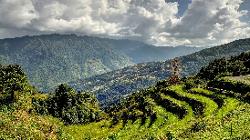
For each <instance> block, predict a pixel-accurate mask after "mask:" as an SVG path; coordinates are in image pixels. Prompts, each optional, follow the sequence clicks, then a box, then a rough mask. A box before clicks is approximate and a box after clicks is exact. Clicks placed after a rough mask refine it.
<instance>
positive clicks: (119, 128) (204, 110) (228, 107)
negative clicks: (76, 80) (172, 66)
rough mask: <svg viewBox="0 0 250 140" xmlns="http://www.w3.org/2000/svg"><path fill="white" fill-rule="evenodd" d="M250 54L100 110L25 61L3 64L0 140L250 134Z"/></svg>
mask: <svg viewBox="0 0 250 140" xmlns="http://www.w3.org/2000/svg"><path fill="white" fill-rule="evenodd" d="M249 64H250V52H247V53H242V54H241V55H239V56H234V57H230V58H229V59H226V58H222V59H216V60H214V61H212V62H210V63H209V65H208V66H207V67H203V68H202V69H201V70H200V71H199V73H198V74H197V75H195V76H192V77H186V78H183V79H179V80H177V81H176V82H173V81H171V80H163V81H159V82H157V84H156V85H154V86H152V87H150V88H147V89H143V90H140V91H137V92H134V93H133V94H132V95H129V96H128V97H126V98H124V100H123V101H122V102H120V103H118V104H115V105H113V106H109V107H107V108H105V110H100V108H99V104H98V100H97V99H96V98H95V97H94V96H92V94H90V93H87V92H77V91H76V90H74V89H72V88H71V87H69V86H67V85H65V84H62V85H60V86H58V87H57V89H56V90H55V91H54V92H51V93H50V94H44V93H39V92H38V91H37V90H36V89H35V87H33V86H31V85H30V84H29V81H28V79H27V76H26V74H25V73H24V71H23V70H22V68H21V67H20V66H18V65H4V66H2V65H0V120H1V123H0V124H1V125H0V128H1V129H0V139H4V140H5V139H16V138H19V139H52V140H57V139H67V140H83V139H98V140H99V139H100V140H101V139H115V140H130V139H133V140H142V139H153V140H154V139H157V140H158V139H163V140H165V139H169V140H171V139H178V140H179V139H181V140H182V139H192V140H200V139H207V138H209V139H215V140H217V139H239V140H249V139H250V134H249V131H250V128H249V125H250V121H249V120H250V118H249V116H250V104H249V103H250V78H249V76H250V75H249V74H250V65H249Z"/></svg>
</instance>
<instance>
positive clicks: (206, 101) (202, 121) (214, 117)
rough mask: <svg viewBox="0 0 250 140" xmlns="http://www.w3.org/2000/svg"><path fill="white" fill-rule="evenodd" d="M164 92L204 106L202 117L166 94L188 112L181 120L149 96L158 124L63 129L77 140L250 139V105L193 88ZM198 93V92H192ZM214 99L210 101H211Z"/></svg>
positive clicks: (106, 124)
mask: <svg viewBox="0 0 250 140" xmlns="http://www.w3.org/2000/svg"><path fill="white" fill-rule="evenodd" d="M165 90H172V91H174V92H175V93H176V94H178V96H181V97H186V98H189V99H193V100H196V101H198V102H200V103H202V104H203V105H204V108H203V112H204V113H203V115H201V116H196V115H195V113H194V111H193V109H192V106H191V105H190V103H188V102H186V101H185V100H178V99H175V98H173V96H171V95H168V94H163V93H158V94H160V98H161V99H166V100H169V101H171V102H173V103H174V104H176V105H178V106H179V107H181V108H184V109H185V110H186V111H187V114H186V115H185V116H184V118H182V119H180V118H179V117H178V116H177V115H176V114H174V113H172V112H171V111H169V110H166V109H165V108H164V106H163V105H162V104H157V103H156V102H155V100H154V99H151V98H149V97H148V100H149V102H150V103H151V104H152V105H153V110H154V112H155V113H156V114H157V119H156V121H155V122H154V123H153V124H152V125H151V126H149V124H150V119H149V118H148V119H147V120H146V123H145V124H143V125H141V120H140V119H138V120H136V121H135V122H134V123H132V122H131V121H128V123H127V124H126V125H125V126H124V127H123V124H122V122H120V123H118V124H117V125H115V126H113V127H110V126H111V121H110V120H104V121H101V122H97V123H90V124H87V125H72V126H65V127H64V130H65V132H66V133H69V134H70V135H71V136H72V137H74V139H76V140H81V139H119V140H130V139H135V140H137V139H138V140H141V139H164V138H167V137H169V136H171V137H174V138H177V139H190V140H196V139H197V140H198V139H204V140H206V139H233V138H235V139H250V135H249V132H250V128H249V125H250V105H249V104H248V103H243V102H241V101H239V100H237V99H235V98H232V97H227V96H225V95H222V94H218V93H213V92H212V91H209V90H206V89H202V88H194V89H191V90H190V93H189V91H185V90H183V85H177V86H171V87H169V88H166V89H165ZM193 91H195V92H196V93H193ZM215 96H216V97H220V98H221V99H223V105H222V107H221V108H218V104H217V103H216V102H215V101H214V100H213V98H212V97H215ZM210 97H211V98H210Z"/></svg>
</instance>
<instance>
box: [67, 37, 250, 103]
mask: <svg viewBox="0 0 250 140" xmlns="http://www.w3.org/2000/svg"><path fill="white" fill-rule="evenodd" d="M249 50H250V39H241V40H236V41H234V42H231V43H228V44H224V45H220V46H215V47H212V48H207V49H204V50H201V51H199V52H196V53H193V54H190V55H187V56H182V57H179V59H180V61H181V65H182V75H183V76H188V75H194V74H196V73H197V72H198V71H199V70H200V69H201V67H203V66H206V65H208V64H209V62H211V61H213V60H214V59H217V58H222V57H230V56H235V55H239V54H240V53H242V52H245V51H249ZM169 66H170V61H165V62H150V63H142V64H137V65H134V66H129V67H126V68H123V69H120V70H116V71H112V72H108V73H105V74H102V75H98V76H93V77H90V78H87V79H82V80H78V81H72V82H69V84H70V85H71V86H72V87H74V88H75V89H77V90H87V91H91V92H95V94H96V96H97V98H98V99H99V101H100V102H101V104H102V105H103V106H105V105H107V104H109V103H114V102H117V101H119V100H120V99H121V98H123V97H124V96H128V95H129V94H130V93H132V92H134V91H136V90H138V89H142V88H147V87H149V86H152V85H154V84H156V82H157V81H160V80H164V79H167V78H168V77H169V75H170V68H169Z"/></svg>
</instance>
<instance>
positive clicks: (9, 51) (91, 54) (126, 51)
mask: <svg viewBox="0 0 250 140" xmlns="http://www.w3.org/2000/svg"><path fill="white" fill-rule="evenodd" d="M200 49H201V48H191V47H187V48H186V47H180V48H178V49H177V48H171V47H155V46H152V45H147V44H144V43H141V42H137V41H130V40H112V39H105V38H97V37H89V36H76V35H59V34H52V35H41V36H31V37H29V36H25V37H20V38H13V39H1V40H0V63H2V64H19V65H21V66H22V68H23V69H24V70H25V72H26V73H27V74H28V77H29V79H30V81H31V83H32V84H33V85H34V86H36V87H38V88H39V89H40V90H43V91H46V90H48V89H49V88H51V87H54V86H57V85H59V84H60V83H66V82H70V81H74V80H78V79H83V78H87V77H91V76H94V75H98V74H102V73H106V72H109V71H113V70H117V69H120V68H123V67H126V66H129V65H133V64H135V63H142V62H147V61H163V60H166V59H168V58H173V57H175V56H180V55H184V54H188V53H192V52H195V51H197V50H200ZM183 50H185V51H183ZM132 52H133V53H132Z"/></svg>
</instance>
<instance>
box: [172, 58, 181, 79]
mask: <svg viewBox="0 0 250 140" xmlns="http://www.w3.org/2000/svg"><path fill="white" fill-rule="evenodd" d="M170 68H171V73H172V75H171V76H170V78H169V83H170V84H178V83H180V79H181V76H180V72H181V64H180V60H179V59H178V58H175V59H173V60H171V64H170Z"/></svg>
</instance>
